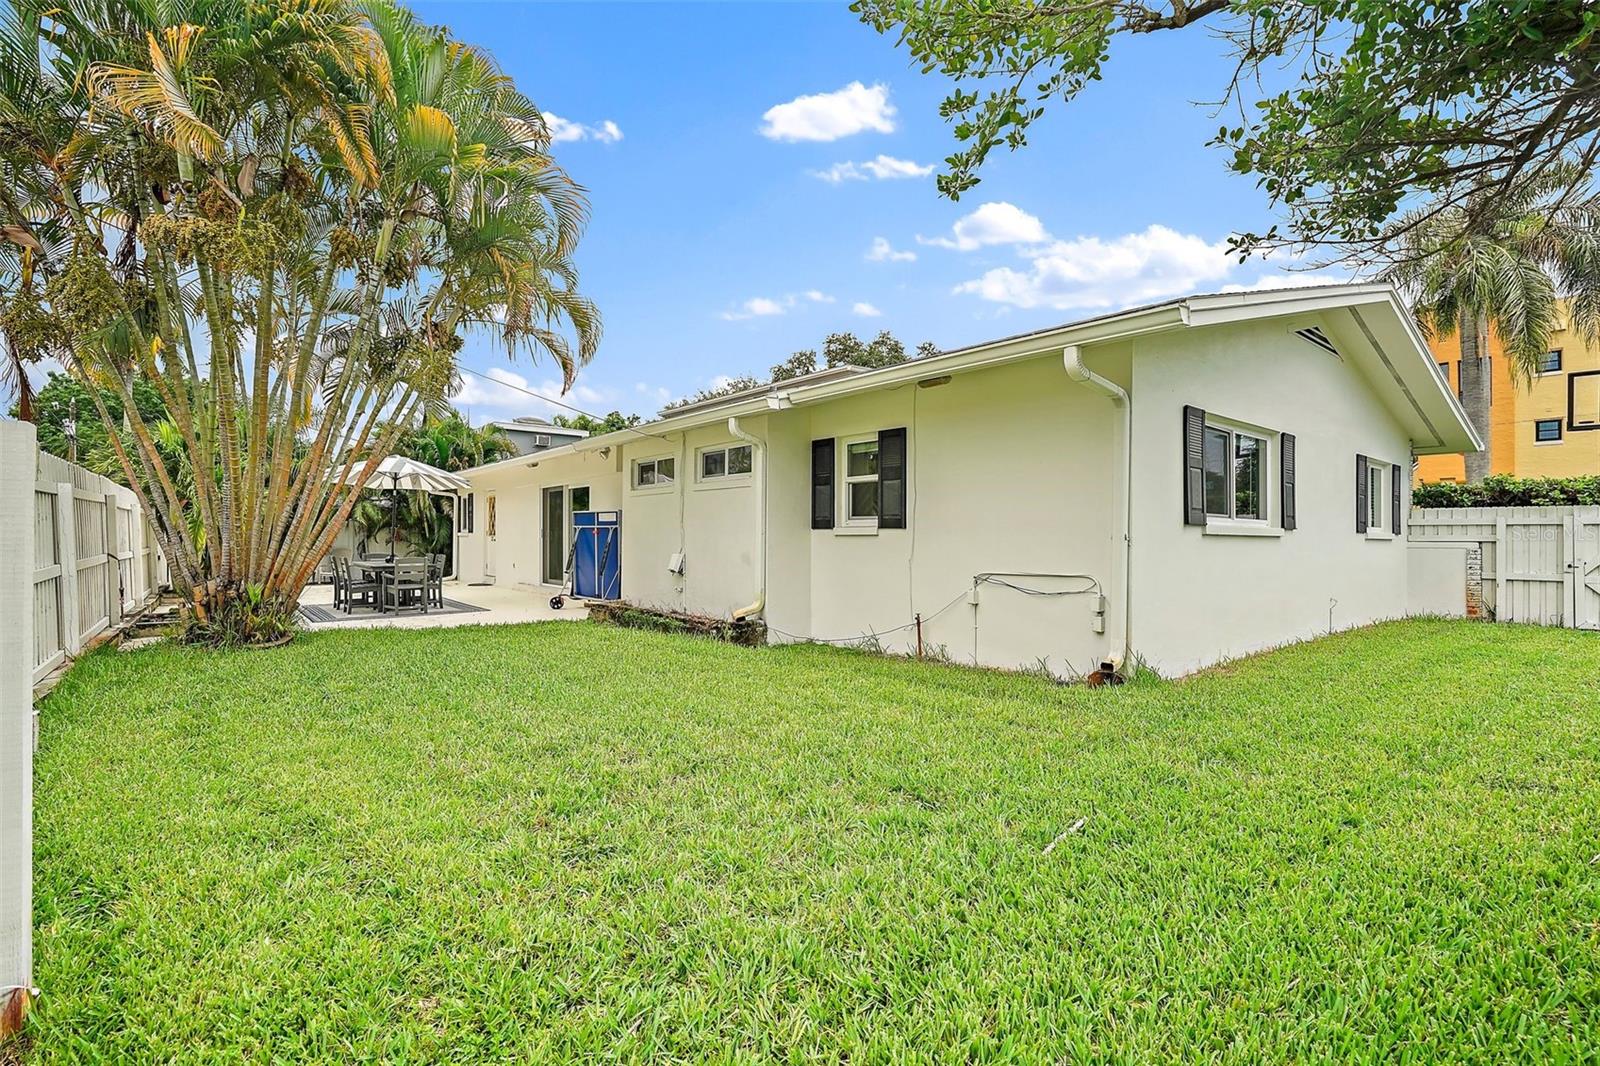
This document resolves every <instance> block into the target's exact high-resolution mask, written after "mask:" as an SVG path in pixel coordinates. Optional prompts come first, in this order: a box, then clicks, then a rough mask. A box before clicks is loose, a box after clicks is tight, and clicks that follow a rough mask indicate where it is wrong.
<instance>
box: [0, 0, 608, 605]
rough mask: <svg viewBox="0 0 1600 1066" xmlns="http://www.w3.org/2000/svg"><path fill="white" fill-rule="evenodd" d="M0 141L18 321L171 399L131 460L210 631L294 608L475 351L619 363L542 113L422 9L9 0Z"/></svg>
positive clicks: (579, 199) (0, 246) (3, 297)
mask: <svg viewBox="0 0 1600 1066" xmlns="http://www.w3.org/2000/svg"><path fill="white" fill-rule="evenodd" d="M0 129H3V131H4V133H5V136H4V137H0V301H4V304H3V306H4V310H5V311H6V312H9V311H10V310H11V309H12V308H13V307H19V308H21V309H22V310H28V309H29V307H30V306H36V307H37V308H38V309H39V311H40V312H41V313H42V315H43V316H44V317H45V318H46V319H47V320H48V321H49V323H50V326H51V330H50V332H49V337H50V338H51V339H52V340H55V341H57V342H58V343H60V346H61V351H60V353H59V355H58V358H60V359H61V361H62V363H63V365H65V366H66V368H67V370H68V372H69V373H71V374H72V375H73V376H74V377H76V378H77V379H78V380H80V381H82V382H84V383H85V384H88V385H92V386H104V387H108V388H111V389H113V390H115V392H116V393H117V394H119V395H121V396H122V397H123V398H124V401H125V402H124V404H123V407H124V409H125V410H127V409H132V408H133V405H132V404H131V403H128V402H126V401H127V398H128V397H130V396H131V393H132V388H133V383H134V382H135V381H145V382H148V383H149V384H151V385H153V386H154V387H155V388H156V389H157V391H158V392H159V393H160V394H161V400H162V402H163V403H164V404H165V405H166V408H167V411H168V417H169V418H170V420H171V426H170V427H168V428H163V429H161V430H160V431H159V433H158V431H157V428H156V427H154V426H152V425H151V424H150V423H149V422H147V421H146V420H145V419H143V418H142V417H140V416H139V414H138V412H137V411H136V410H134V411H132V414H131V415H130V417H129V425H128V426H127V428H126V433H125V434H118V433H116V432H115V431H113V432H111V433H110V434H109V437H110V438H111V440H112V441H113V444H114V450H115V451H116V453H117V454H116V457H117V461H118V462H119V464H120V465H121V466H122V468H123V470H124V473H125V476H126V479H127V481H128V483H129V484H130V485H131V486H132V487H133V488H134V490H135V491H136V492H138V493H139V494H140V497H141V503H142V504H144V506H145V507H146V509H147V511H149V513H151V514H152V516H153V518H154V522H155V525H156V528H157V535H158V538H159V539H160V540H161V542H162V548H163V550H164V551H165V552H166V554H167V557H168V559H169V561H170V563H171V569H172V573H173V577H174V583H175V584H176V585H177V586H178V588H179V589H180V590H181V591H182V592H183V593H185V594H186V595H187V597H188V598H189V600H190V603H191V612H192V617H193V618H194V619H196V620H197V621H200V622H204V621H205V620H206V619H207V618H208V617H214V616H216V615H218V614H225V613H228V612H236V611H239V610H245V611H251V610H256V609H257V608H261V609H263V610H267V611H274V610H276V611H282V610H285V609H286V608H288V607H292V605H293V604H294V603H295V602H296V600H297V599H298V596H299V593H300V591H301V589H302V588H303V587H304V585H305V583H306V581H307V580H308V579H309V578H310V576H311V574H312V572H313V570H314V568H315V566H316V564H317V562H318V560H320V559H321V558H322V557H323V555H325V554H326V553H327V551H328V549H329V548H330V547H331V546H332V544H333V541H334V538H335V537H336V536H337V535H338V532H339V529H340V528H341V527H342V526H343V524H344V523H345V522H346V521H347V520H348V518H349V515H350V513H351V510H352V508H353V507H354V506H355V505H356V503H357V501H358V499H359V498H360V488H359V486H360V484H361V483H362V482H363V481H364V480H365V479H366V478H367V477H368V476H370V474H371V472H372V469H373V467H375V466H376V464H377V462H378V461H380V460H381V458H382V457H383V456H384V455H386V454H388V453H389V452H390V451H392V450H393V447H394V445H395V442H396V441H397V440H398V438H399V436H400V434H401V433H402V432H403V431H404V427H406V426H408V425H414V424H415V423H416V422H417V420H418V419H419V418H420V417H423V416H425V415H441V416H442V415H443V414H444V411H445V405H446V398H447V397H448V396H449V395H450V394H451V393H452V392H453V391H454V387H455V385H456V383H457V378H456V367H455V358H456V353H457V352H458V351H459V350H460V348H461V346H462V343H463V334H465V333H466V332H468V331H482V332H485V333H488V334H491V335H492V336H494V337H495V338H496V339H498V340H499V341H500V342H501V343H503V344H504V345H505V346H506V347H507V349H508V350H509V351H511V352H513V353H521V354H524V355H529V356H532V357H535V358H549V359H551V360H552V361H553V362H554V363H555V364H556V365H557V366H559V367H560V368H561V371H562V374H563V377H564V378H565V379H566V380H567V381H568V382H569V383H570V382H571V380H572V379H573V377H574V376H575V375H576V373H577V370H578V368H579V367H580V366H581V365H582V364H583V363H584V362H585V361H587V360H588V359H589V358H591V357H592V355H593V354H594V351H595V347H596V345H597V343H598V338H599V332H600V326H599V316H598V314H597V313H596V312H595V309H594V307H593V305H592V304H591V303H590V302H589V301H588V300H587V299H585V298H584V297H583V296H582V295H581V294H580V293H579V292H578V289H577V274H576V271H575V269H574V268H573V265H572V254H573V251H574V249H575V247H576V243H577V240H578V236H579V234H580V233H581V231H582V228H583V225H584V222H585V221H586V217H587V204H586V201H585V199H584V195H583V191H582V189H581V188H580V187H579V186H578V185H576V184H575V183H574V182H573V181H572V180H571V179H570V178H569V177H568V176H567V175H566V173H565V172H564V171H562V170H561V169H560V168H559V167H558V166H556V164H555V163H554V161H553V160H552V159H551V158H550V156H549V144H550V141H549V136H548V133H547V131H546V128H545V125H544V121H543V119H542V117H541V116H540V114H539V112H538V111H537V109H536V108H534V106H533V105H532V103H530V102H529V101H528V100H527V98H526V97H524V96H523V95H522V94H520V93H519V92H517V90H516V88H515V86H513V85H512V84H511V82H510V80H509V79H508V78H506V77H505V76H504V75H503V74H502V73H501V72H500V71H499V70H498V69H497V68H496V67H495V66H494V64H493V62H492V61H491V60H490V59H489V58H488V57H487V56H486V55H484V54H483V53H482V52H480V51H478V50H476V49H474V48H472V47H470V46H467V45H463V44H461V43H460V42H457V41H455V40H452V39H451V38H450V37H449V35H448V33H447V32H446V31H444V30H442V29H435V28H431V27H427V26H424V25H422V24H420V23H419V22H418V21H417V20H416V19H415V18H414V17H413V16H412V15H411V13H410V12H408V11H406V10H405V9H404V8H402V7H399V6H398V5H397V4H395V3H394V2H393V0H366V2H363V3H356V2H353V0H319V2H318V3H315V4H311V3H305V2H303V0H268V2H265V3H263V2H260V0H73V2H71V3H68V4H58V3H55V2H53V0H49V2H47V0H10V2H9V3H6V4H0ZM24 261H25V262H26V270H25V269H24V266H23V263H24ZM30 286H32V287H31V288H30ZM33 294H37V295H36V297H35V296H33ZM19 296H25V297H26V298H23V299H19ZM30 300H32V301H33V303H32V304H30V303H29V301H30ZM18 315H21V311H19V312H18ZM36 317H37V316H36ZM20 321H22V318H20V317H17V318H16V319H15V321H13V317H12V316H10V315H9V314H7V317H6V318H5V319H4V320H3V321H0V332H3V333H4V335H5V336H6V337H7V338H8V339H9V338H10V336H11V332H12V330H11V327H12V326H13V325H14V324H15V322H20ZM14 350H16V349H14ZM89 391H90V393H91V395H93V396H95V397H98V396H100V392H99V391H98V389H97V388H91V389H90V390H89ZM96 413H97V414H98V415H99V416H100V418H101V420H102V421H103V422H106V423H107V424H108V426H109V423H110V420H111V415H110V413H109V411H108V410H106V409H104V406H103V404H97V411H96ZM179 443H181V446H182V449H183V451H184V453H186V458H187V461H186V462H185V463H183V464H180V465H181V467H182V469H185V470H189V471H193V472H195V474H194V476H192V477H191V478H190V479H189V480H188V483H186V484H183V485H179V484H178V483H176V480H175V478H174V476H173V470H174V469H178V466H175V465H174V464H173V463H172V462H171V458H172V448H173V446H174V445H175V444H179ZM235 628H237V627H235ZM246 628H248V627H246Z"/></svg>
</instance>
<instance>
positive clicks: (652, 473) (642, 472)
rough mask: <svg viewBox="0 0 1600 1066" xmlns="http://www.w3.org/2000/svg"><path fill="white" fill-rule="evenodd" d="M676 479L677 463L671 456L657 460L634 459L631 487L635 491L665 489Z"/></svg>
mask: <svg viewBox="0 0 1600 1066" xmlns="http://www.w3.org/2000/svg"><path fill="white" fill-rule="evenodd" d="M677 477H678V461H677V460H676V459H674V458H673V457H672V456H670V455H667V456H662V457H661V458H659V459H635V460H634V463H633V487H634V488H636V489H655V488H665V487H666V486H668V485H671V484H672V483H673V482H674V481H675V480H677Z"/></svg>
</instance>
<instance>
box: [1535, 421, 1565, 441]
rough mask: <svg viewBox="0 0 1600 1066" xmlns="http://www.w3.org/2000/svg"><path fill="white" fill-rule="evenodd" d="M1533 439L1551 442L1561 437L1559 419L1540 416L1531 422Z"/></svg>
mask: <svg viewBox="0 0 1600 1066" xmlns="http://www.w3.org/2000/svg"><path fill="white" fill-rule="evenodd" d="M1533 439H1534V440H1536V441H1538V442H1539V443H1540V444H1551V443H1554V442H1556V441H1559V440H1560V439H1561V419H1559V418H1541V419H1539V420H1538V421H1537V422H1535V423H1534V424H1533Z"/></svg>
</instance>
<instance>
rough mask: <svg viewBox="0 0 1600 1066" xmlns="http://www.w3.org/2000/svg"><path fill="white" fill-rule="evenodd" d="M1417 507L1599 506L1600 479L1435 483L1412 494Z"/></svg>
mask: <svg viewBox="0 0 1600 1066" xmlns="http://www.w3.org/2000/svg"><path fill="white" fill-rule="evenodd" d="M1411 502H1412V504H1413V505H1414V506H1417V507H1561V506H1571V505H1578V506H1585V507H1593V506H1600V475H1594V474H1589V475H1585V476H1583V477H1522V478H1519V477H1512V476H1510V475H1509V474H1494V475H1492V476H1490V477H1486V478H1484V479H1483V480H1482V481H1480V482H1478V483H1477V484H1474V485H1458V484H1455V483H1454V482H1449V481H1436V482H1433V483H1431V484H1427V485H1418V486H1417V487H1416V489H1414V490H1413V491H1412V493H1411Z"/></svg>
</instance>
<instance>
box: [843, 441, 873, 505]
mask: <svg viewBox="0 0 1600 1066" xmlns="http://www.w3.org/2000/svg"><path fill="white" fill-rule="evenodd" d="M841 452H842V455H841V457H840V461H841V463H842V465H843V467H844V469H843V472H842V476H841V477H840V479H839V484H840V485H841V486H843V492H844V520H845V523H846V524H847V525H853V526H875V525H877V524H878V504H879V502H880V501H879V499H878V491H879V489H878V438H877V437H876V436H873V437H858V438H856V439H854V440H846V441H844V447H843V448H842V449H841Z"/></svg>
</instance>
